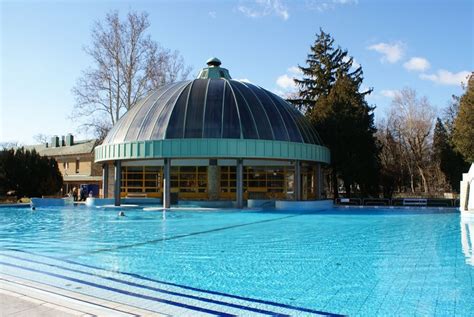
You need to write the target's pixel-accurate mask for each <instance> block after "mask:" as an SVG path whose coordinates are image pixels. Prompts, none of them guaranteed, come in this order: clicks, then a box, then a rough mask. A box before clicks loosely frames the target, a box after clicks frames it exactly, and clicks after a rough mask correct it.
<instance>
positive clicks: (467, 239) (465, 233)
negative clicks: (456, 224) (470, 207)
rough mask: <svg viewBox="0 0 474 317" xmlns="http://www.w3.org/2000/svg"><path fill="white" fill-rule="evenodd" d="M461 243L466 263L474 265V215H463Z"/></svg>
mask: <svg viewBox="0 0 474 317" xmlns="http://www.w3.org/2000/svg"><path fill="white" fill-rule="evenodd" d="M461 245H462V252H463V253H464V256H465V257H466V263H467V264H469V265H472V266H474V248H473V245H474V217H472V218H467V217H461Z"/></svg>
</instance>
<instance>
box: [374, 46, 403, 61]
mask: <svg viewBox="0 0 474 317" xmlns="http://www.w3.org/2000/svg"><path fill="white" fill-rule="evenodd" d="M367 49H369V50H371V51H376V52H378V53H381V54H383V57H382V59H381V61H382V62H385V61H387V62H389V63H392V64H393V63H396V62H398V61H399V60H400V59H401V58H402V56H403V54H404V52H405V44H403V43H402V42H397V43H393V44H389V43H377V44H374V45H371V46H369V47H368V48H367Z"/></svg>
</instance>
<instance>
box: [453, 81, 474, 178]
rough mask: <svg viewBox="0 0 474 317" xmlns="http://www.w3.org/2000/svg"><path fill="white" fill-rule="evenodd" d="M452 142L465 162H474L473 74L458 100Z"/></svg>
mask: <svg viewBox="0 0 474 317" xmlns="http://www.w3.org/2000/svg"><path fill="white" fill-rule="evenodd" d="M453 142H454V145H455V147H456V149H457V150H458V151H459V152H460V153H461V154H462V155H463V156H464V159H465V160H466V161H468V162H474V73H472V74H471V76H470V79H469V81H468V84H467V87H466V92H465V93H464V95H463V96H462V97H461V99H460V100H459V112H458V115H457V117H456V120H455V121H454V134H453ZM464 172H466V171H464Z"/></svg>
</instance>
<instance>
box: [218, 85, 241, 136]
mask: <svg viewBox="0 0 474 317" xmlns="http://www.w3.org/2000/svg"><path fill="white" fill-rule="evenodd" d="M224 98H225V106H224V115H223V125H222V137H223V138H229V139H240V121H239V115H238V113H237V106H236V104H235V99H234V95H233V94H232V91H231V88H230V87H229V84H226V86H225V97H224Z"/></svg>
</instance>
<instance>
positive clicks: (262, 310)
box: [2, 254, 290, 316]
mask: <svg viewBox="0 0 474 317" xmlns="http://www.w3.org/2000/svg"><path fill="white" fill-rule="evenodd" d="M2 255H3V256H6V257H10V258H14V259H18V260H22V261H25V262H30V263H37V264H43V265H47V266H50V267H55V268H58V269H62V270H65V271H71V272H75V273H80V274H84V275H90V276H94V277H100V278H102V279H105V280H109V281H113V282H117V283H121V284H126V285H130V286H134V287H138V288H143V289H147V290H151V291H155V292H160V293H164V294H168V295H174V296H179V297H186V298H190V299H195V300H198V301H203V302H208V303H213V304H218V305H222V306H229V307H233V308H238V309H241V310H248V311H251V312H254V313H259V314H263V315H269V316H275V315H277V314H278V313H276V312H271V311H268V310H264V309H259V308H252V307H247V306H242V305H238V304H233V303H227V302H222V301H219V300H213V299H210V298H205V297H199V296H194V295H189V294H183V293H178V292H173V291H168V290H164V289H161V288H156V287H152V286H147V285H141V284H137V283H133V282H129V281H124V280H120V279H117V278H113V277H108V276H101V275H97V274H93V273H89V272H84V271H80V270H76V269H72V268H67V267H64V266H61V265H55V264H50V263H45V262H41V261H36V260H31V259H24V258H21V257H17V256H14V255H7V254H2ZM279 316H290V315H282V314H280V315H279Z"/></svg>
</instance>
